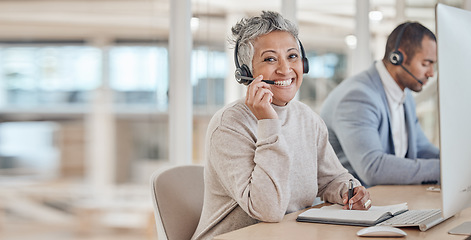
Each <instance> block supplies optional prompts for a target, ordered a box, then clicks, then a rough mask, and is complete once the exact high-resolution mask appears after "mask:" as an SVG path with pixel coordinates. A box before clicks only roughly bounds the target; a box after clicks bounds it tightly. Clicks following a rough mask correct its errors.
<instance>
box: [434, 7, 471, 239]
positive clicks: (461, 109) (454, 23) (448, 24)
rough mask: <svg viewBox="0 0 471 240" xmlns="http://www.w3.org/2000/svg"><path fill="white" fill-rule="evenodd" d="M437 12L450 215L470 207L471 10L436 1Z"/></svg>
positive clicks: (445, 198) (445, 200)
mask: <svg viewBox="0 0 471 240" xmlns="http://www.w3.org/2000/svg"><path fill="white" fill-rule="evenodd" d="M435 14H436V18H435V19H436V34H437V57H438V102H439V104H438V105H439V114H438V115H439V125H440V129H439V134H440V170H441V195H442V214H443V217H444V218H448V217H451V216H453V215H455V214H456V213H458V212H460V211H461V210H463V209H465V208H468V207H470V206H471V107H470V104H471V64H470V60H471V27H470V26H471V11H466V10H463V9H459V8H455V7H450V6H447V5H444V4H437V6H436V12H435ZM470 232H471V230H470Z"/></svg>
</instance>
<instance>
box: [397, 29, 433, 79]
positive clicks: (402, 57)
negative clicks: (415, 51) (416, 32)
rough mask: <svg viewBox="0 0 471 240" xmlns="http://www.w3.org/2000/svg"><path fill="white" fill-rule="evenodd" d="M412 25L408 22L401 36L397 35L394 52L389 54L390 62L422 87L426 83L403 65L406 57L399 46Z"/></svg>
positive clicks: (400, 33)
mask: <svg viewBox="0 0 471 240" xmlns="http://www.w3.org/2000/svg"><path fill="white" fill-rule="evenodd" d="M410 24H411V23H410V22H408V23H406V24H404V26H403V27H402V28H401V31H400V32H399V34H397V38H396V45H395V46H394V51H392V52H391V53H390V54H389V62H391V63H392V64H393V65H396V66H401V67H402V68H403V69H404V70H405V71H406V72H407V73H408V74H409V75H411V76H412V77H413V78H414V79H415V80H416V81H417V82H419V83H420V84H421V85H424V82H422V81H421V80H420V79H418V78H417V77H416V76H414V74H412V73H411V72H410V71H409V70H408V69H407V68H406V67H404V65H402V62H403V61H404V55H402V52H401V51H399V45H400V44H401V38H402V35H403V34H404V32H405V31H406V28H407V27H408V26H409V25H410Z"/></svg>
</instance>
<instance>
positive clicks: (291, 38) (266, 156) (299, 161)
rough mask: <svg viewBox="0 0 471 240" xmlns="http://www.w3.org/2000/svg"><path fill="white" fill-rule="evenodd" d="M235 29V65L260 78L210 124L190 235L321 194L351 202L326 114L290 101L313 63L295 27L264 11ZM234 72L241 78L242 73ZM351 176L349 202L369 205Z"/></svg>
mask: <svg viewBox="0 0 471 240" xmlns="http://www.w3.org/2000/svg"><path fill="white" fill-rule="evenodd" d="M232 34H233V39H232V40H233V41H232V42H233V43H234V44H235V50H236V52H235V58H236V64H237V65H238V62H240V63H241V64H243V65H242V66H236V67H238V68H243V74H242V75H249V76H242V78H244V79H250V77H251V75H252V73H253V76H256V77H255V79H254V80H253V81H252V82H251V83H250V84H249V85H248V87H247V93H246V96H245V99H241V100H239V101H236V102H234V103H231V104H229V105H227V106H225V107H224V108H222V109H221V110H219V111H218V112H217V113H216V114H215V115H214V116H213V118H212V119H211V121H210V124H209V126H208V130H207V136H206V146H205V148H206V149H205V151H206V158H207V159H206V166H205V194H204V205H203V211H202V214H201V218H200V222H199V224H198V227H197V229H196V232H195V234H194V235H193V238H192V239H212V238H213V237H214V236H216V235H219V234H222V233H226V232H229V231H232V230H236V229H239V228H242V227H245V226H249V225H251V224H255V223H257V222H260V221H263V222H279V221H281V220H282V219H283V216H284V215H285V214H287V213H290V212H294V211H298V210H301V209H304V208H307V207H310V206H312V204H313V202H314V200H315V198H316V197H317V196H320V197H321V198H322V199H323V200H324V201H328V202H332V203H339V204H345V205H348V204H346V203H347V196H346V195H347V194H346V192H347V190H348V187H347V183H348V181H349V180H350V179H352V178H353V176H352V175H350V174H349V173H348V172H347V170H346V169H344V168H343V167H342V165H341V164H340V162H339V160H338V158H337V156H336V155H335V152H334V151H333V149H332V147H331V146H330V144H329V141H328V134H327V128H326V126H325V124H324V122H323V121H322V120H321V118H320V117H319V116H318V115H317V114H316V113H314V112H313V111H312V110H311V109H310V107H309V106H307V105H305V104H303V103H301V102H299V101H297V100H293V98H294V97H295V95H296V92H297V91H298V89H299V87H300V86H301V83H302V81H303V73H304V72H307V69H306V68H307V67H308V66H307V59H305V56H303V54H304V51H303V49H302V45H301V42H300V41H299V40H298V29H297V27H296V26H295V25H294V24H292V23H291V22H289V21H288V20H286V19H284V18H283V17H282V16H281V15H280V14H278V13H276V12H268V11H264V12H262V14H261V15H260V16H256V17H251V18H244V19H242V20H241V21H239V22H238V23H237V24H236V25H235V26H233V27H232ZM303 62H304V64H303ZM303 65H304V66H303ZM238 70H240V69H238ZM236 75H237V76H236V78H241V76H240V71H237V74H236ZM262 80H264V81H262ZM266 80H270V81H266ZM247 81H248V82H250V80H247ZM354 181H355V184H356V187H355V189H354V196H353V197H352V199H351V200H350V202H349V204H351V205H352V209H361V210H364V209H368V208H369V204H367V205H366V206H365V203H366V202H367V201H368V200H369V193H368V191H367V190H366V189H365V188H364V187H363V186H360V183H359V182H358V181H357V180H356V179H355V180H354ZM344 208H346V206H344Z"/></svg>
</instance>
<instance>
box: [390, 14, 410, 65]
mask: <svg viewBox="0 0 471 240" xmlns="http://www.w3.org/2000/svg"><path fill="white" fill-rule="evenodd" d="M410 24H411V23H410V22H408V23H406V24H404V26H403V27H402V28H401V31H400V32H399V34H397V38H396V45H395V46H394V51H392V52H391V53H390V54H389V61H390V62H391V63H392V64H393V65H401V64H402V62H403V61H404V55H402V53H401V52H400V51H399V45H400V44H401V38H402V35H403V34H404V32H405V31H406V28H407V26H409V25H410Z"/></svg>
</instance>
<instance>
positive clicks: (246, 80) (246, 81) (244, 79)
mask: <svg viewBox="0 0 471 240" xmlns="http://www.w3.org/2000/svg"><path fill="white" fill-rule="evenodd" d="M235 78H236V80H237V82H239V83H241V84H245V85H249V84H251V83H252V81H253V80H254V79H255V78H253V77H245V76H241V75H240V73H239V72H237V71H236V72H235ZM262 82H265V83H268V84H275V81H272V80H262Z"/></svg>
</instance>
